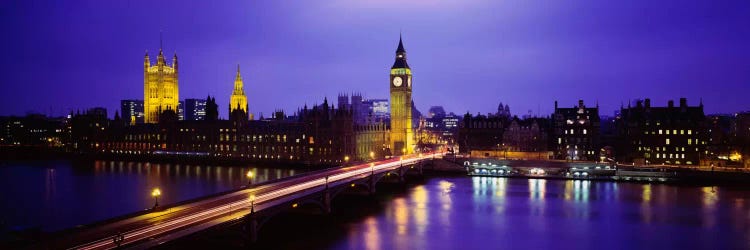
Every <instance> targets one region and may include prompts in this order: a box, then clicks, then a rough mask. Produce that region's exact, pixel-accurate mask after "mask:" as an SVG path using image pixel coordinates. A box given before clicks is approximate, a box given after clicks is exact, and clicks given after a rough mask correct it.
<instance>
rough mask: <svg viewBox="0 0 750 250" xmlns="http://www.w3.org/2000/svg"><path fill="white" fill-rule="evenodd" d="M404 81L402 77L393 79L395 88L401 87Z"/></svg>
mask: <svg viewBox="0 0 750 250" xmlns="http://www.w3.org/2000/svg"><path fill="white" fill-rule="evenodd" d="M403 81H404V80H403V79H401V77H399V76H397V77H394V78H393V86H396V87H401V84H402V83H403Z"/></svg>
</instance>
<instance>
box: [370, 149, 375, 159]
mask: <svg viewBox="0 0 750 250" xmlns="http://www.w3.org/2000/svg"><path fill="white" fill-rule="evenodd" d="M370 159H373V160H375V152H372V151H370Z"/></svg>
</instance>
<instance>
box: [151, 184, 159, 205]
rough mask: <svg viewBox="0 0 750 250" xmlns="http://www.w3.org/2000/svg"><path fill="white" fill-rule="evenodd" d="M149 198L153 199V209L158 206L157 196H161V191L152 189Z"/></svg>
mask: <svg viewBox="0 0 750 250" xmlns="http://www.w3.org/2000/svg"><path fill="white" fill-rule="evenodd" d="M151 196H152V197H154V208H156V207H158V206H159V196H161V190H159V188H154V190H153V191H151Z"/></svg>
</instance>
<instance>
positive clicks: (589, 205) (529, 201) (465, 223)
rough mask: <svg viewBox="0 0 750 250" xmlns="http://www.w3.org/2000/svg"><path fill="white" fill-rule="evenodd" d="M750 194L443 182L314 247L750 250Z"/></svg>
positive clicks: (566, 183)
mask: <svg viewBox="0 0 750 250" xmlns="http://www.w3.org/2000/svg"><path fill="white" fill-rule="evenodd" d="M747 193H748V191H741V192H735V193H729V192H728V191H726V189H724V188H722V189H721V190H719V188H718V187H716V188H715V187H707V188H704V187H690V186H670V185H661V184H659V185H643V184H638V183H611V182H596V181H587V180H577V181H574V180H534V179H532V180H528V179H514V178H489V177H471V178H467V177H444V178H441V177H437V178H434V179H428V181H427V183H425V184H424V185H419V186H414V187H412V188H409V190H408V191H407V193H406V195H404V196H397V197H396V198H393V199H391V198H389V199H388V201H387V202H386V205H385V206H386V207H385V213H384V214H376V215H374V216H368V217H367V218H366V219H364V220H363V221H361V222H355V223H351V222H347V226H346V228H347V230H348V231H349V233H348V234H345V236H344V237H348V238H347V239H345V240H342V242H344V243H341V244H346V245H340V244H339V243H337V242H326V244H325V245H322V246H311V248H328V249H343V248H347V249H493V248H501V249H504V248H508V249H550V248H559V247H561V246H575V247H574V248H576V249H598V248H601V246H602V245H601V244H603V243H602V242H615V243H617V244H618V248H624V249H650V248H657V247H658V248H661V247H662V246H666V247H667V248H681V249H748V248H749V247H750V242H748V241H747V240H746V239H747V238H746V236H748V235H750V211H748V206H750V203H748V199H747V198H746V197H747ZM725 200H728V201H731V202H728V203H722V202H723V201H725ZM675 235H679V237H680V240H674V236H675ZM334 241H336V240H334ZM563 248H564V247H563Z"/></svg>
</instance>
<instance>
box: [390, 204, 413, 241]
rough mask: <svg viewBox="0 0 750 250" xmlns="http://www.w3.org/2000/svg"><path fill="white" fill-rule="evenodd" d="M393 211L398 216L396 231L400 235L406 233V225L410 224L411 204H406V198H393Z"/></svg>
mask: <svg viewBox="0 0 750 250" xmlns="http://www.w3.org/2000/svg"><path fill="white" fill-rule="evenodd" d="M393 212H394V213H393V214H394V215H395V217H396V232H397V233H398V234H399V235H405V234H406V226H407V225H408V224H409V206H408V205H407V204H406V199H404V198H396V199H395V200H393Z"/></svg>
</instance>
